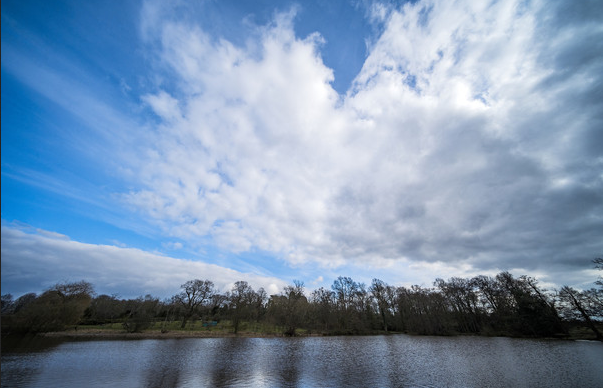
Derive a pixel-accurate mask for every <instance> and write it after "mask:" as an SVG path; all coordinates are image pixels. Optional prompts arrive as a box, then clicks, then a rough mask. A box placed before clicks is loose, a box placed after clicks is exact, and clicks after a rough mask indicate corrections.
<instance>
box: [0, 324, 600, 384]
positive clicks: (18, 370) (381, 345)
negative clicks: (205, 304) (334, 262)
mask: <svg viewBox="0 0 603 388" xmlns="http://www.w3.org/2000/svg"><path fill="white" fill-rule="evenodd" d="M28 341H29V342H27V343H21V344H15V343H6V342H5V339H4V338H3V339H2V364H1V365H2V382H1V385H2V387H48V386H62V387H82V386H86V387H106V386H124V387H125V386H127V387H152V388H158V387H343V386H345V387H367V386H370V387H417V386H421V387H443V386H446V387H601V386H603V344H601V343H598V342H572V341H556V340H551V341H547V340H519V339H509V338H479V337H412V336H406V335H390V336H371V337H315V338H207V339H200V338H197V339H193V338H190V339H166V340H137V341H76V342H58V341H56V340H55V341H54V342H53V341H50V342H45V341H40V339H35V340H31V339H29V340H28Z"/></svg>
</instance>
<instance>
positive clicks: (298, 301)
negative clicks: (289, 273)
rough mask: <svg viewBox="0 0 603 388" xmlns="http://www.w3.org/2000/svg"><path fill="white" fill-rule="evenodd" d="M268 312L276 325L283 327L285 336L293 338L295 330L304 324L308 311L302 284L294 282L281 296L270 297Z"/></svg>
mask: <svg viewBox="0 0 603 388" xmlns="http://www.w3.org/2000/svg"><path fill="white" fill-rule="evenodd" d="M268 311H269V314H270V316H271V317H273V319H274V320H275V322H276V323H277V324H279V325H282V326H284V331H283V333H284V334H285V335H287V336H294V335H295V330H296V328H297V327H299V326H301V325H303V324H304V323H305V320H306V315H307V311H308V300H307V299H306V296H305V295H304V283H302V282H300V281H297V280H295V281H294V282H293V285H292V286H291V285H290V286H287V287H285V288H284V290H283V292H282V293H281V295H272V297H271V298H270V302H269V304H268Z"/></svg>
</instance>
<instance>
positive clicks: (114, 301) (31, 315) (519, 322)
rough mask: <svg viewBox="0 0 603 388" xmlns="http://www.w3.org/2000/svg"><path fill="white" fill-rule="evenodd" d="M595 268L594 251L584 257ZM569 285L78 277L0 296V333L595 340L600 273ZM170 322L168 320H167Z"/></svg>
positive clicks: (500, 278)
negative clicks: (136, 292) (190, 330)
mask: <svg viewBox="0 0 603 388" xmlns="http://www.w3.org/2000/svg"><path fill="white" fill-rule="evenodd" d="M594 263H595V266H596V268H598V269H602V267H603V260H602V259H596V260H594ZM597 285H598V288H592V289H590V290H585V291H578V290H576V289H573V288H571V287H568V286H564V287H563V288H561V289H560V290H556V291H547V290H544V289H542V288H541V287H540V286H539V285H538V281H537V280H536V279H534V278H531V277H528V276H520V277H514V276H513V275H511V274H510V273H508V272H502V273H499V274H498V275H496V276H495V277H489V276H476V277H474V278H456V277H455V278H450V279H448V280H443V279H436V280H435V281H434V283H433V287H429V288H426V287H420V286H417V285H414V286H412V287H395V286H391V285H388V284H386V283H385V282H383V281H381V280H379V279H374V280H373V281H372V283H371V284H370V285H368V286H367V285H365V284H363V283H358V282H356V281H354V280H353V279H351V278H349V277H341V276H340V277H338V278H337V279H335V281H334V282H333V284H332V285H331V287H330V289H326V288H324V287H321V288H318V289H316V290H313V291H311V292H308V293H307V292H306V290H305V288H304V284H303V283H301V282H298V281H295V282H294V283H293V284H292V285H289V286H287V287H285V289H284V290H283V291H282V292H281V293H280V294H277V295H267V293H266V291H265V290H264V289H262V288H260V289H258V290H254V289H253V288H252V287H251V286H250V285H249V284H248V283H247V282H246V281H238V282H236V283H235V284H234V286H233V287H232V288H231V289H230V290H229V291H228V292H225V293H220V292H218V291H217V290H216V288H215V286H214V283H213V282H212V281H210V280H198V279H197V280H191V281H188V282H186V283H184V284H182V286H181V292H180V293H179V294H177V295H174V296H173V297H171V298H169V299H166V300H163V301H160V300H159V299H158V298H155V297H153V296H151V295H146V296H144V297H140V298H137V299H129V300H126V299H119V298H118V297H117V296H111V295H95V293H94V289H93V286H92V285H91V284H90V283H87V282H85V281H81V282H75V283H62V284H57V285H55V286H54V287H52V288H50V289H49V290H47V291H45V292H44V293H42V294H40V295H36V294H33V293H32V294H26V295H23V296H21V297H19V298H17V299H16V300H13V298H12V296H11V295H10V294H7V295H2V332H3V333H24V332H31V333H40V332H49V331H61V330H65V329H68V328H72V327H74V326H75V325H103V324H115V323H119V324H121V325H122V327H123V330H125V331H127V332H140V331H143V330H145V329H147V328H149V327H150V326H151V325H152V324H153V325H158V324H159V325H160V327H161V328H162V330H165V331H167V330H168V327H173V325H171V326H170V325H168V323H172V322H174V321H178V322H180V323H179V327H180V328H181V329H186V327H187V325H190V324H192V323H195V322H198V321H202V322H206V323H211V324H216V323H217V322H221V321H228V322H229V324H230V326H229V327H231V328H232V331H233V332H234V333H237V332H239V330H240V328H241V324H242V323H245V324H249V323H254V324H256V327H257V325H261V324H266V325H272V326H273V327H277V328H278V330H279V331H280V332H281V333H282V334H283V335H289V336H293V335H298V334H302V333H303V334H318V335H340V334H372V333H388V332H400V333H412V334H424V335H455V334H480V335H505V336H520V337H566V336H567V335H568V331H569V328H570V327H576V326H577V325H578V326H580V325H581V326H584V327H586V328H588V329H589V330H591V332H592V335H593V338H596V339H599V340H603V337H602V335H601V330H600V326H601V323H602V321H603V281H602V280H601V278H599V280H598V281H597ZM170 330H173V329H170Z"/></svg>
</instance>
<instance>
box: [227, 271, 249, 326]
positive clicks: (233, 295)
mask: <svg viewBox="0 0 603 388" xmlns="http://www.w3.org/2000/svg"><path fill="white" fill-rule="evenodd" d="M254 294H255V291H253V288H251V286H250V285H249V284H248V283H247V282H246V281H238V282H236V283H235V284H234V286H233V287H232V289H231V291H230V294H229V297H228V301H229V311H230V315H231V318H232V324H233V328H234V333H235V334H237V333H238V332H239V325H240V323H241V320H243V319H245V318H246V317H247V316H248V315H249V307H250V306H251V305H252V302H253V299H254Z"/></svg>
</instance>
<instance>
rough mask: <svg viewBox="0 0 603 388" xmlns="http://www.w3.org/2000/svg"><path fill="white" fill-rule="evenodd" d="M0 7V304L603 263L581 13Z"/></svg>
mask: <svg viewBox="0 0 603 388" xmlns="http://www.w3.org/2000/svg"><path fill="white" fill-rule="evenodd" d="M475 3H477V2H472V1H464V0H459V1H454V2H450V1H436V0H426V1H416V2H409V3H405V2H389V1H388V2H378V1H368V0H367V1H320V0H317V1H304V2H294V1H254V2H246V1H201V2H186V1H170V2H166V1H127V2H122V1H87V2H80V1H53V2H46V1H14V0H13V1H3V2H2V112H1V113H2V116H1V117H2V293H3V294H4V293H8V292H10V293H12V294H14V295H20V294H22V293H25V292H40V291H41V290H43V289H45V288H47V287H49V286H51V285H53V284H55V283H57V282H61V281H69V280H74V281H75V280H80V279H85V280H88V281H90V282H92V283H93V284H94V285H95V287H96V289H97V291H98V292H99V293H117V294H119V295H122V296H124V297H132V296H137V295H143V294H146V293H151V294H153V295H157V296H161V297H167V296H170V295H173V294H175V293H176V292H177V291H178V288H179V285H180V284H182V283H184V282H185V281H187V280H190V279H194V278H200V279H206V278H207V279H210V280H213V281H214V282H215V283H216V284H217V285H218V286H219V287H221V288H222V289H227V288H228V287H229V286H230V285H231V284H232V283H233V282H234V281H237V280H248V281H249V282H250V283H251V284H252V285H253V286H254V287H256V288H257V287H265V288H266V289H267V290H268V291H269V292H278V290H279V289H281V288H282V287H283V285H285V284H288V283H291V282H292V281H293V280H294V279H297V280H302V281H304V282H305V284H306V286H307V287H308V288H309V289H313V288H316V287H319V286H325V287H329V286H330V284H331V283H332V281H333V280H334V279H335V278H336V277H337V276H339V275H342V276H351V277H352V278H354V279H355V280H357V281H362V282H365V283H367V284H368V283H370V281H371V279H372V278H374V277H377V278H380V279H382V280H384V281H386V282H387V283H389V284H393V285H410V284H421V285H424V286H431V283H432V281H433V280H434V279H435V278H436V277H441V278H449V277H452V276H463V277H468V276H474V275H477V274H486V275H494V274H496V273H498V272H500V271H505V270H507V271H511V272H512V273H514V274H516V275H522V274H527V275H530V276H534V277H536V278H538V279H539V280H540V281H541V282H542V283H543V284H544V285H546V286H548V287H549V288H554V287H559V286H561V285H563V284H570V285H574V286H576V287H580V288H586V287H590V286H591V285H592V282H593V281H594V280H596V277H597V275H598V274H597V273H596V272H595V271H594V270H593V269H592V265H591V263H590V260H592V259H593V258H595V257H601V256H602V255H603V238H601V236H603V175H602V174H601V171H603V130H602V128H603V114H602V113H601V112H603V106H602V105H603V96H602V95H601V90H603V88H602V84H603V76H602V74H603V55H602V54H601V53H603V47H602V43H601V42H603V29H602V28H601V20H603V14H602V8H603V7H602V6H601V4H600V3H599V2H597V1H584V2H580V3H579V4H574V2H569V1H555V2H546V4H545V2H542V1H527V2H526V1H514V0H508V1H506V0H501V1H497V2H492V3H485V2H484V3H483V4H475Z"/></svg>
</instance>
